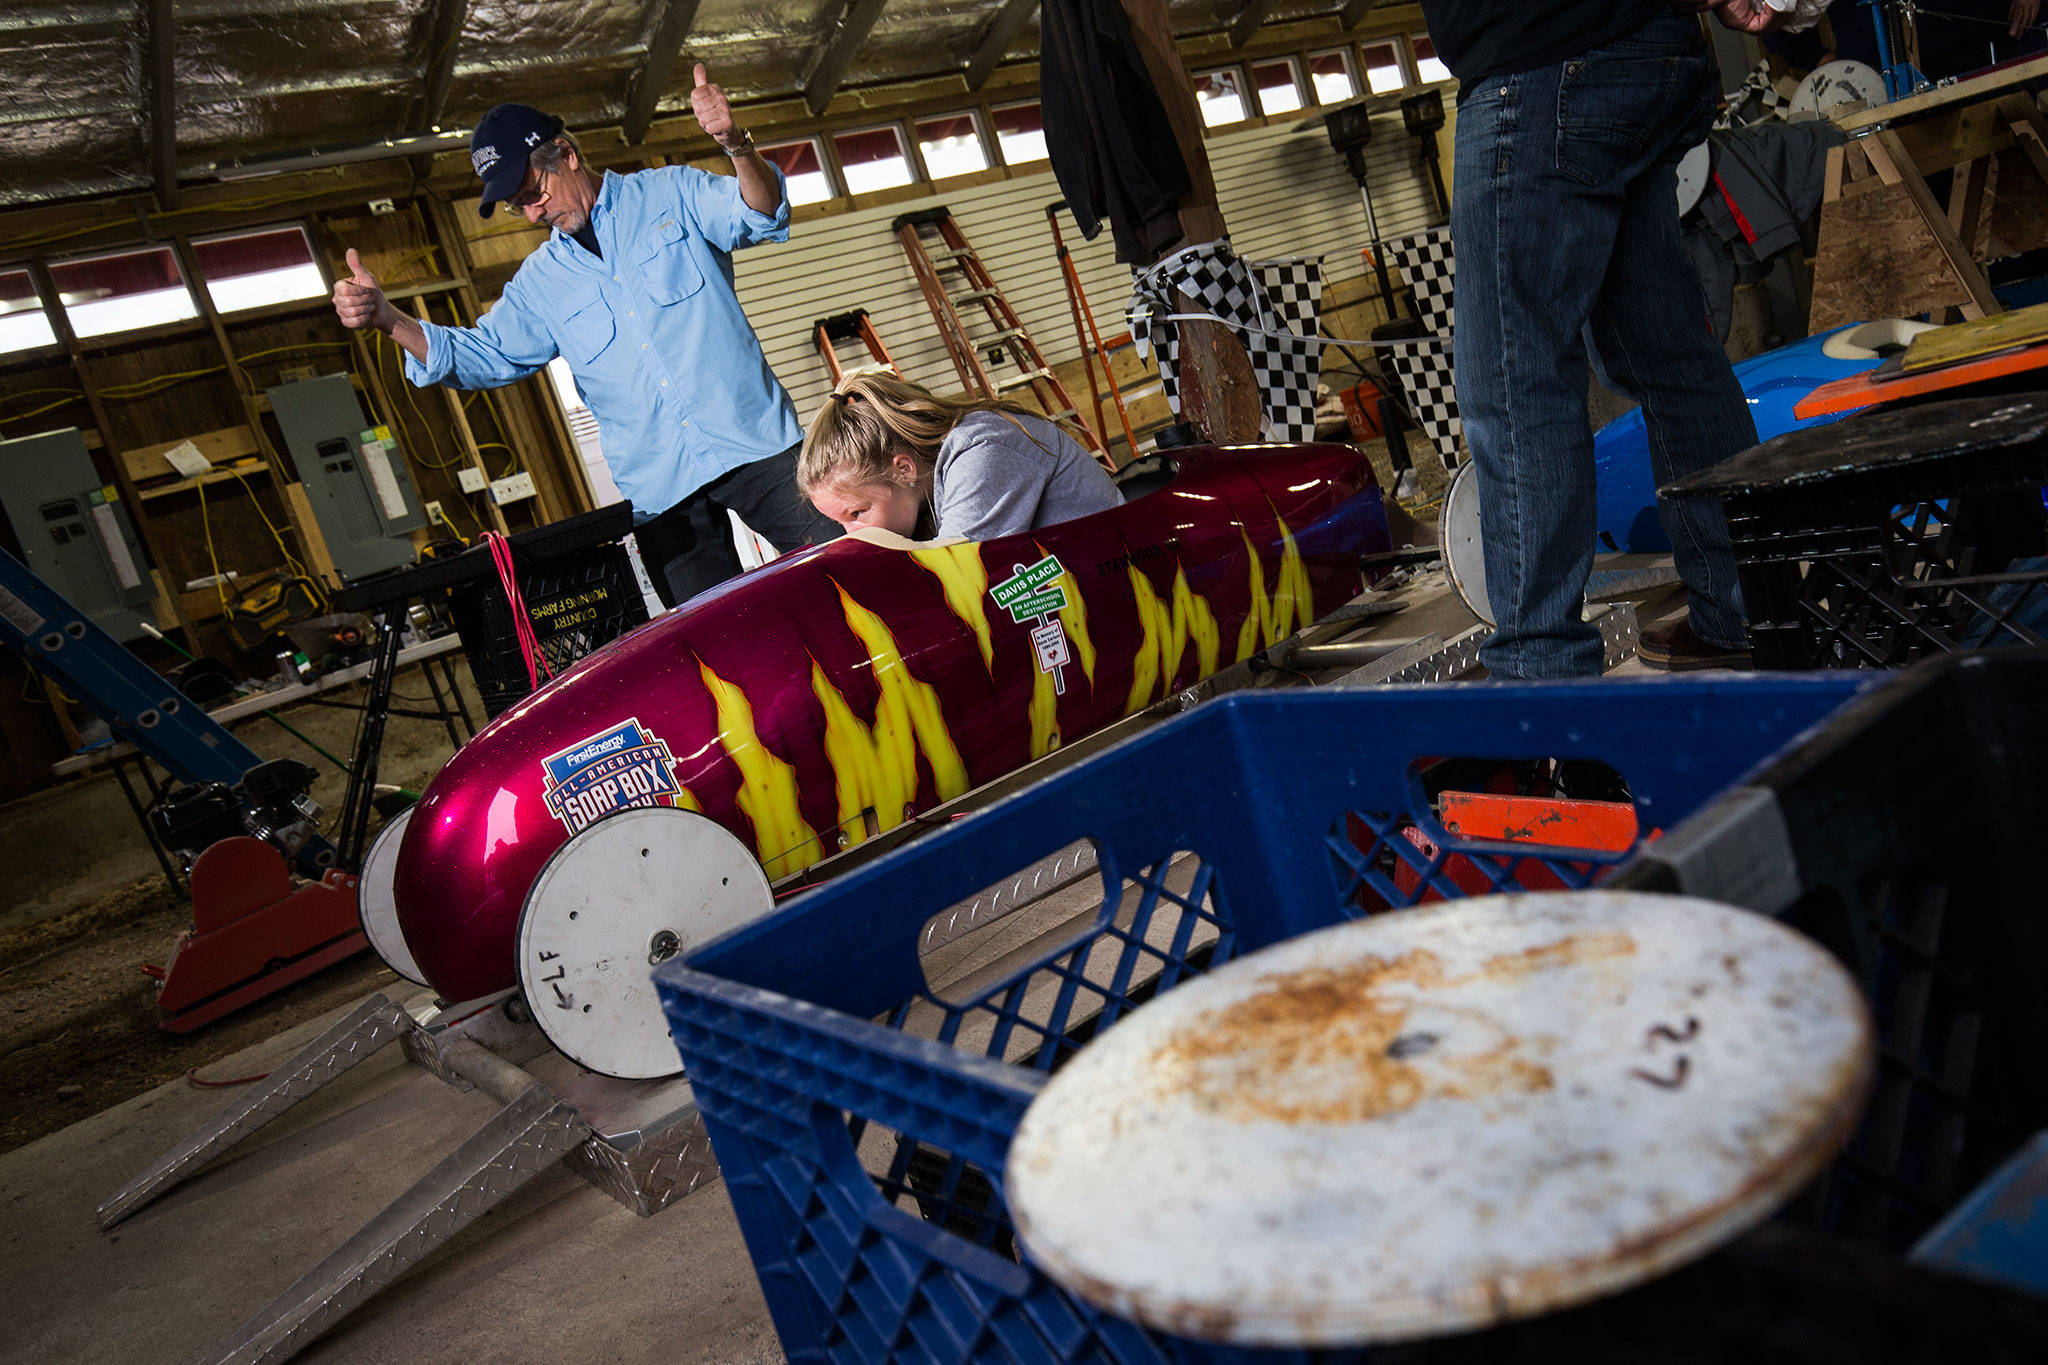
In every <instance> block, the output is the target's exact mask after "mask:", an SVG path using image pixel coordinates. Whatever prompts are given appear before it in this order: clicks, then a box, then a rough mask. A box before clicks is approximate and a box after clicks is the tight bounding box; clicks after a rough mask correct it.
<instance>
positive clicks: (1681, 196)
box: [1678, 141, 1714, 218]
mask: <svg viewBox="0 0 2048 1365" xmlns="http://www.w3.org/2000/svg"><path fill="white" fill-rule="evenodd" d="M1713 175H1714V149H1713V147H1712V145H1711V144H1709V143H1707V142H1705V141H1702V142H1701V143H1700V145H1699V146H1697V147H1695V148H1693V149H1692V150H1691V151H1689V152H1687V153H1686V154H1685V155H1684V156H1682V157H1680V158H1679V160H1678V216H1679V217H1681V218H1683V217H1685V215H1686V214H1688V213H1691V212H1692V209H1693V205H1695V204H1697V203H1699V202H1700V196H1701V195H1703V194H1705V193H1706V192H1707V181H1709V180H1710V179H1712V178H1713Z"/></svg>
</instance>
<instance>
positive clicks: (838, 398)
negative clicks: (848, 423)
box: [832, 389, 853, 405]
mask: <svg viewBox="0 0 2048 1365" xmlns="http://www.w3.org/2000/svg"><path fill="white" fill-rule="evenodd" d="M832 401H833V402H835V403H839V404H842V405H844V404H846V403H851V402H852V401H853V395H852V394H850V393H848V392H846V390H844V389H834V390H833V391H832Z"/></svg>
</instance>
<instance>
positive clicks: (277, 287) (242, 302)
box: [192, 227, 328, 313]
mask: <svg viewBox="0 0 2048 1365" xmlns="http://www.w3.org/2000/svg"><path fill="white" fill-rule="evenodd" d="M192 254H193V255H194V256H196V257H198V259H199V274H200V278H201V279H203V280H204V281H205V283H206V292H207V294H208V295H210V296H211V297H212V299H213V306H214V309H215V310H216V311H218V312H222V313H233V312H238V311H240V310H241V309H244V308H261V307H262V306H263V305H264V304H266V303H289V302H290V301H292V300H293V299H317V298H323V297H325V296H326V294H327V292H328V291H327V281H326V280H324V279H322V278H321V276H320V267H319V266H317V265H315V264H314V263H313V248H312V246H311V245H309V244H308V243H307V241H306V230H305V229H304V228H301V227H288V228H264V229H263V230H261V231H259V232H241V233H237V234H235V235H234V236H232V237H213V238H209V239H206V240H203V241H195V242H193V243H192Z"/></svg>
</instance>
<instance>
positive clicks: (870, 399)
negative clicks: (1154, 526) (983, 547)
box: [797, 374, 1122, 540]
mask: <svg viewBox="0 0 2048 1365" xmlns="http://www.w3.org/2000/svg"><path fill="white" fill-rule="evenodd" d="M797 486H798V487H799V488H800V489H802V490H803V494H804V496H805V497H807V498H809V499H810V500H811V503H812V505H813V506H815V507H816V508H817V509H818V511H819V512H821V513H823V514H824V515H825V516H827V517H830V518H831V519H832V520H834V521H836V522H838V523H839V524H840V525H842V526H844V527H846V528H847V529H848V530H853V529H855V528H857V527H862V526H870V527H879V528H881V529H882V530H886V531H893V532H895V533H896V534H898V535H903V536H910V535H930V534H933V533H936V534H937V535H939V536H941V537H945V538H952V537H956V536H957V537H963V538H965V539H968V540H993V539H995V538H997V537H998V536H1007V535H1014V534H1016V533H1017V532H1020V531H1029V530H1032V529H1034V528H1036V527H1040V526H1050V525H1052V524H1053V523H1055V522H1061V521H1070V520H1072V519H1073V518H1075V517H1084V516H1087V515H1089V514H1090V513H1092V512H1100V511H1102V510H1104V509H1105V508H1110V507H1115V506H1116V505H1117V504H1118V503H1119V502H1121V501H1122V498H1121V497H1119V496H1118V494H1117V490H1116V485H1115V484H1114V483H1112V482H1110V478H1109V474H1108V473H1107V471H1105V470H1104V469H1103V468H1102V466H1101V465H1100V464H1098V463H1096V461H1095V457H1094V456H1092V455H1090V454H1089V453H1088V451H1087V450H1086V449H1084V448H1083V447H1082V446H1081V444H1080V443H1079V442H1077V441H1075V440H1074V439H1073V437H1071V436H1069V435H1068V434H1067V433H1066V432H1065V431H1063V430H1062V429H1061V428H1060V427H1059V426H1058V425H1057V424H1055V423H1053V422H1051V421H1049V420H1047V419H1046V418H1044V417H1041V416H1039V415H1038V414H1037V413H1034V412H1029V411H1027V410H1025V409H1023V408H1020V407H1017V406H1015V405H1013V404H1009V403H998V402H994V401H991V400H988V399H968V398H940V397H938V396H936V395H934V394H932V393H930V392H928V391H926V390H925V389H922V388H920V387H918V386H917V385H915V384H912V383H909V382H907V381H905V380H902V379H898V378H896V377H895V376H894V375H888V374H859V375H851V376H849V377H848V378H847V379H846V380H844V381H843V382H842V383H841V384H840V386H839V388H838V389H837V390H836V391H835V392H834V393H833V394H832V397H831V398H830V399H829V400H827V401H826V403H825V405H824V407H822V408H820V409H819V410H818V414H817V415H816V416H815V417H813V418H812V419H811V426H810V430H809V432H808V433H807V434H806V435H805V437H804V446H803V454H802V455H801V456H800V457H799V458H798V460H797Z"/></svg>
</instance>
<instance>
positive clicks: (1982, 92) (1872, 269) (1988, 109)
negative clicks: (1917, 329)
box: [1808, 57, 2048, 334]
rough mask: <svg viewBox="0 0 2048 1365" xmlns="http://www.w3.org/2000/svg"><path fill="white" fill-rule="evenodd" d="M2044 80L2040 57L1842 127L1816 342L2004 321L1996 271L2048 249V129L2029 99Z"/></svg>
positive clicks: (1831, 173) (1815, 312)
mask: <svg viewBox="0 0 2048 1365" xmlns="http://www.w3.org/2000/svg"><path fill="white" fill-rule="evenodd" d="M2043 78H2048V57H2037V58H2033V59H2031V60H2028V61H2023V62H2016V63H2013V64H2011V65H2009V66H2005V67H2000V68H1995V69H1993V70H1990V71H1986V72H1983V73H1981V74H1979V75H1976V76H1971V77H1969V78H1967V79H1964V80H1960V81H1957V82H1955V83H1954V84H1952V85H1943V86H1937V87H1935V88H1934V89H1931V90H1926V91H1923V92H1921V93H1919V94H1916V95H1909V96H1907V97H1906V98H1904V99H1899V100H1893V101H1890V102H1889V103H1886V104H1879V105H1874V106H1872V107H1870V108H1868V109H1861V110H1857V111H1856V112H1854V113H1848V114H1842V115H1838V116H1836V118H1835V120H1834V122H1835V124H1836V126H1837V127H1839V128H1841V129H1842V131H1843V132H1845V133H1847V134H1848V135H1849V141H1848V142H1846V143H1844V144H1843V145H1842V146H1840V147H1837V148H1835V149H1834V150H1833V151H1832V152H1831V153H1829V156H1828V170H1827V186H1826V189H1825V191H1824V192H1823V195H1822V199H1821V215H1820V239H1819V246H1818V248H1817V250H1816V253H1815V260H1814V283H1813V307H1812V317H1811V320H1810V323H1809V328H1808V330H1809V334H1817V333H1820V332H1824V331H1828V330H1830V329H1832V328H1835V327H1839V326H1841V325H1842V324H1844V323H1849V322H1861V321H1865V320H1868V319H1870V318H1884V317H1910V316H1914V315H1917V314H1921V313H1927V312H1939V311H1941V310H1945V309H1947V308H1951V307H1953V308H1958V309H1960V310H1961V312H1962V314H1963V316H1964V317H1970V318H1975V317H1982V316H1984V315H1985V314H1987V313H1996V312H1999V311H2001V310H2002V307H2003V305H2001V304H2000V303H1999V301H1998V299H1997V297H1996V296H1995V295H1994V294H1993V293H1992V288H1991V281H1990V277H1989V275H1988V273H1987V272H1986V270H1985V265H1986V263H1987V262H1990V261H1993V260H1997V259H2000V258H2002V257H2006V256H2012V255H2017V254H2018V253H2019V252H2022V251H2028V250H2032V249H2034V248H2036V247H2041V246H2048V120H2044V119H2043V117H2042V114H2041V110H2040V107H2039V106H2038V105H2037V104H2036V103H2035V100H2034V96H2033V95H2032V94H2031V93H2030V92H2029V91H2028V90H2027V89H2026V88H2025V87H2026V86H2027V84H2028V83H2029V82H2032V81H2035V80H2039V79H2043ZM1943 174H1948V175H1949V176H1950V177H1951V179H1950V184H1949V188H1948V194H1947V199H1946V202H1944V201H1943V199H1942V198H1941V197H1939V196H1938V195H1937V194H1936V191H1935V189H1934V188H1933V187H1932V186H1930V184H1929V179H1930V177H1933V178H1938V177H1940V176H1941V175H1943ZM1937 320H1939V319H1937Z"/></svg>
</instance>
